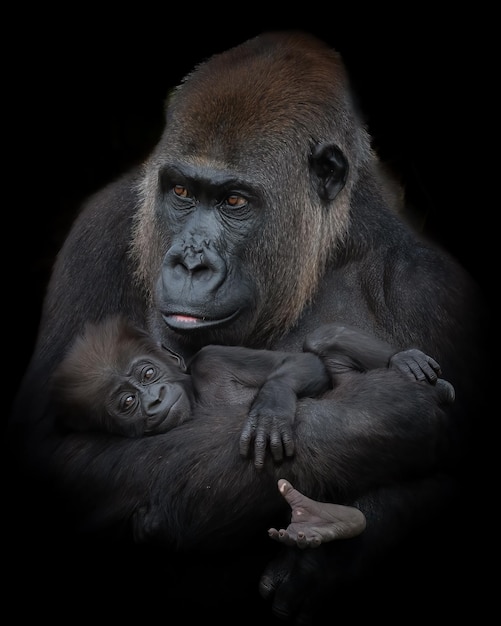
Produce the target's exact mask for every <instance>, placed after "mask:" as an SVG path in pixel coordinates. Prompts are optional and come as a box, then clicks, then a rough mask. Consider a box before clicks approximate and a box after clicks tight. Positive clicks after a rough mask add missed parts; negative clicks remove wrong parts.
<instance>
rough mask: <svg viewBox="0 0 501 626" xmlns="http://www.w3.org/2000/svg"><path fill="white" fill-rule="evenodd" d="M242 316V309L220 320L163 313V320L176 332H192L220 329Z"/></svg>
mask: <svg viewBox="0 0 501 626" xmlns="http://www.w3.org/2000/svg"><path fill="white" fill-rule="evenodd" d="M239 315H240V309H237V310H236V311H234V312H233V313H232V314H231V315H228V316H227V317H222V318H219V319H209V318H206V317H196V316H194V315H186V314H184V313H170V314H168V315H167V314H165V313H162V318H163V320H164V322H165V323H166V324H167V326H168V327H169V328H170V329H172V330H176V331H178V332H179V331H181V332H190V331H197V330H202V329H206V328H219V327H221V326H226V325H228V324H231V322H233V321H234V320H235V319H237V317H238V316H239Z"/></svg>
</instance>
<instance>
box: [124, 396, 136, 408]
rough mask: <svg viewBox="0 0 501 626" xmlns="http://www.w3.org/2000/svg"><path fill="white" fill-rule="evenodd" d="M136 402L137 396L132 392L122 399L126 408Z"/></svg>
mask: <svg viewBox="0 0 501 626" xmlns="http://www.w3.org/2000/svg"><path fill="white" fill-rule="evenodd" d="M135 402H136V396H135V395H134V394H130V395H129V396H126V397H125V398H124V399H123V400H122V408H123V409H124V410H127V409H129V408H130V407H131V406H133V405H134V404H135Z"/></svg>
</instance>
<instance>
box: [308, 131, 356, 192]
mask: <svg viewBox="0 0 501 626" xmlns="http://www.w3.org/2000/svg"><path fill="white" fill-rule="evenodd" d="M310 167H311V172H312V176H313V180H314V183H316V186H317V191H318V195H319V196H320V198H321V199H322V200H323V201H324V202H331V201H332V200H334V198H335V197H336V196H337V194H338V193H339V192H340V191H341V189H342V188H343V187H344V184H345V182H346V178H347V177H348V161H347V160H346V157H345V156H344V154H343V153H342V152H341V150H340V149H339V148H338V147H337V146H335V145H334V144H332V143H323V144H317V145H316V146H314V147H313V149H312V151H311V156H310Z"/></svg>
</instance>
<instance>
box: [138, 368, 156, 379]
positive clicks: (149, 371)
mask: <svg viewBox="0 0 501 626" xmlns="http://www.w3.org/2000/svg"><path fill="white" fill-rule="evenodd" d="M155 373H156V370H155V368H154V367H153V366H151V365H148V366H147V367H145V368H143V370H142V372H141V380H142V381H143V382H145V383H148V382H150V381H151V380H153V378H154V377H155Z"/></svg>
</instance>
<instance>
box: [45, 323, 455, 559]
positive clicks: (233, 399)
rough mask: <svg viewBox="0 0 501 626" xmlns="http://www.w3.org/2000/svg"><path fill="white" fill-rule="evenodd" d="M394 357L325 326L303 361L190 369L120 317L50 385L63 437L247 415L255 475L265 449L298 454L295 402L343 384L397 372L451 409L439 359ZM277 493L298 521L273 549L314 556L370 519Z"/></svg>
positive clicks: (209, 352)
mask: <svg viewBox="0 0 501 626" xmlns="http://www.w3.org/2000/svg"><path fill="white" fill-rule="evenodd" d="M394 352H395V351H394V350H393V349H392V348H391V347H390V346H388V345H387V344H385V343H383V342H380V341H379V340H376V339H374V338H371V337H370V336H368V335H365V334H363V333H362V332H360V331H358V330H356V329H353V328H349V327H345V326H340V325H328V326H324V327H321V328H319V329H318V330H316V331H314V332H313V333H311V334H310V335H309V336H308V337H307V339H306V341H305V351H304V352H302V353H285V352H278V351H270V350H254V349H250V348H244V347H239V346H238V347H237V346H205V347H204V348H202V349H201V350H200V351H199V352H198V353H197V354H196V355H195V356H194V358H193V359H192V361H191V362H190V363H189V368H186V366H185V364H184V362H183V360H182V358H181V357H180V356H179V355H177V354H176V353H174V352H172V351H171V350H169V349H168V348H165V347H160V346H158V345H157V344H156V343H155V342H154V341H153V340H152V339H151V338H150V336H149V335H148V334H147V333H146V332H145V331H143V330H142V329H139V328H137V327H135V326H133V325H132V324H131V323H130V322H129V321H128V320H127V319H125V318H123V317H121V316H115V317H110V318H108V319H106V320H105V321H103V322H101V323H100V324H94V325H91V324H89V325H88V326H87V327H86V329H85V331H84V333H83V334H82V335H80V336H79V337H77V339H76V340H75V342H74V344H73V345H72V346H71V347H70V349H69V351H68V353H67V354H66V356H65V358H64V359H63V361H62V362H61V363H60V365H59V367H58V368H57V369H56V371H55V373H54V375H53V378H52V392H53V393H54V397H55V399H56V402H57V405H58V409H59V410H58V416H59V422H60V424H61V425H63V426H64V427H66V428H68V429H70V430H104V431H108V432H110V433H114V434H117V435H124V436H127V437H139V436H142V435H155V434H159V433H164V432H167V431H168V430H170V429H172V428H174V427H175V426H176V425H178V424H180V423H182V422H185V421H187V420H189V419H196V418H197V410H198V411H202V410H203V407H211V408H212V409H214V408H217V409H218V410H219V409H220V410H235V411H236V408H237V407H240V408H241V407H242V406H244V407H245V411H246V414H247V415H248V417H247V419H246V421H245V424H244V427H243V430H242V435H241V439H240V452H241V454H242V456H248V455H249V451H250V448H251V446H252V444H254V454H255V465H256V467H258V468H259V467H261V466H262V465H263V463H264V455H265V452H266V450H267V448H268V446H269V450H270V452H271V454H272V456H273V459H274V461H276V462H279V461H281V460H282V459H283V457H284V456H292V455H293V454H294V440H293V430H292V425H293V421H294V415H295V409H296V401H297V399H298V398H301V397H307V396H308V397H315V396H318V395H320V394H322V393H323V392H325V391H327V390H329V389H332V388H333V387H335V386H336V384H337V381H338V379H339V377H340V376H342V375H343V374H346V373H349V372H353V371H359V372H360V371H366V370H367V369H371V368H377V367H391V368H394V369H397V370H399V371H400V372H402V373H403V374H404V375H405V376H407V377H408V378H411V379H413V380H418V381H427V382H428V383H431V384H434V385H437V386H439V387H441V389H442V391H441V393H440V397H441V401H443V402H451V401H452V400H453V399H454V389H453V387H452V386H451V385H450V383H448V382H447V381H445V380H443V379H440V378H439V375H440V367H439V364H438V363H437V362H436V361H435V360H434V359H433V358H431V357H429V356H428V355H426V354H424V353H423V352H421V351H420V350H415V349H413V350H406V351H403V352H397V353H394ZM278 487H279V491H280V493H281V494H282V496H283V497H284V498H285V500H286V501H287V502H288V503H289V505H290V507H291V509H292V521H291V524H290V525H289V526H288V527H287V529H281V530H276V529H270V531H269V535H270V537H271V538H272V539H275V540H277V541H281V542H283V543H287V544H294V545H297V546H298V547H300V548H306V547H316V546H318V545H320V543H322V542H324V541H331V540H333V539H346V538H349V537H353V536H356V535H358V534H360V533H361V532H362V531H363V530H364V529H365V524H366V521H365V516H364V515H363V513H362V512H361V511H360V510H359V509H357V508H355V507H350V506H345V505H340V504H331V503H322V502H317V501H314V500H311V499H310V498H307V497H306V496H304V495H303V494H302V493H300V492H299V491H298V490H296V489H294V487H293V486H292V485H291V484H290V483H289V482H288V481H285V480H283V479H281V480H279V483H278Z"/></svg>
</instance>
